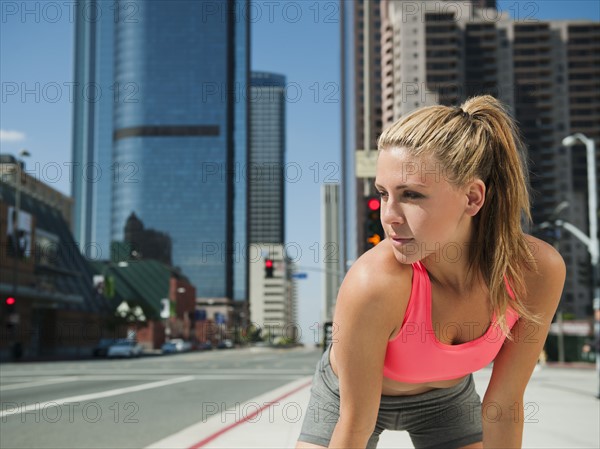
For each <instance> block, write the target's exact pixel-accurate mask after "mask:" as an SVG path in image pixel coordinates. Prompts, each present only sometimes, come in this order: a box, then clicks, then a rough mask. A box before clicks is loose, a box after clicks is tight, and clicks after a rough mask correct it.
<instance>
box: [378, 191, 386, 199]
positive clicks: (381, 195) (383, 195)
mask: <svg viewBox="0 0 600 449" xmlns="http://www.w3.org/2000/svg"><path fill="white" fill-rule="evenodd" d="M377 195H379V196H380V197H381V198H383V197H385V196H387V193H385V192H381V191H377Z"/></svg>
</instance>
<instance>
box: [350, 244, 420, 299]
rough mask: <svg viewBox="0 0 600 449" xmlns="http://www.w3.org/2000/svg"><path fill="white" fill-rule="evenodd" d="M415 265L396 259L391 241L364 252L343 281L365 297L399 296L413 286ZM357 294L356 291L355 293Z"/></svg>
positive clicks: (407, 293) (406, 292)
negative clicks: (413, 268)
mask: <svg viewBox="0 0 600 449" xmlns="http://www.w3.org/2000/svg"><path fill="white" fill-rule="evenodd" d="M411 280H412V268H411V266H410V265H407V264H402V263H400V262H398V260H396V258H395V257H394V253H393V250H392V247H391V245H390V243H389V241H388V240H387V239H386V240H383V241H382V242H381V243H379V244H378V245H377V246H376V247H374V248H372V249H370V250H369V251H367V252H365V253H364V254H362V255H361V256H360V257H359V258H358V259H357V260H356V261H355V262H354V263H353V264H352V267H351V268H350V270H349V271H348V273H347V274H346V277H345V278H344V282H343V283H342V288H345V290H346V291H348V290H350V291H352V292H354V293H356V296H360V297H362V298H366V297H376V298H378V299H379V300H385V299H386V298H389V299H390V300H392V301H393V300H395V299H396V300H397V298H398V297H400V298H402V297H404V296H406V299H407V300H408V295H409V294H410V290H411ZM353 296H354V295H353Z"/></svg>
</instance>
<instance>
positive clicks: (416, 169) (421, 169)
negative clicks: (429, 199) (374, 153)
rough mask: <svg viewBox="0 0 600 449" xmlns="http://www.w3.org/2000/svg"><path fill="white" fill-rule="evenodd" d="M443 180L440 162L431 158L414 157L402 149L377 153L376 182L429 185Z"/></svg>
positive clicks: (427, 156) (425, 156)
mask: <svg viewBox="0 0 600 449" xmlns="http://www.w3.org/2000/svg"><path fill="white" fill-rule="evenodd" d="M443 178H444V170H443V169H442V166H441V164H440V162H439V161H437V160H436V159H435V158H434V157H433V156H430V155H420V156H415V155H414V154H413V153H412V152H411V151H410V150H408V149H406V148H402V147H400V148H391V149H388V150H382V151H380V152H379V158H378V160H377V180H378V182H384V181H385V182H394V183H412V184H419V183H420V184H426V185H429V184H432V183H438V182H440V181H442V180H444V179H443ZM379 180H381V181H379ZM446 181H447V179H446Z"/></svg>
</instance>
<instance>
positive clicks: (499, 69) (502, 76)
mask: <svg viewBox="0 0 600 449" xmlns="http://www.w3.org/2000/svg"><path fill="white" fill-rule="evenodd" d="M459 3H460V4H461V5H462V7H460V8H457V7H455V6H456V5H454V6H452V7H451V6H450V5H451V4H452V2H448V5H447V7H445V5H444V2H437V1H433V0H432V1H429V0H424V1H421V2H418V3H415V2H406V1H402V0H382V3H381V19H382V30H381V31H382V45H381V48H382V50H381V51H382V58H381V61H382V64H381V72H382V74H383V75H382V79H381V83H382V96H383V98H382V121H383V126H384V127H386V126H388V125H389V124H391V123H392V122H393V121H395V120H397V119H399V118H400V117H401V116H403V115H405V114H408V113H410V112H411V111H413V110H414V109H417V108H419V107H422V106H429V105H433V104H445V105H458V104H460V103H461V102H463V101H464V100H466V99H467V98H468V97H470V96H473V95H478V94H485V93H487V94H491V95H494V96H495V97H497V98H499V99H500V100H502V101H503V102H504V103H505V104H507V105H508V107H509V109H510V110H511V112H512V113H513V115H514V116H515V118H516V120H517V122H518V124H519V128H520V130H521V132H522V135H523V137H524V141H525V143H526V145H527V150H528V155H527V159H528V162H529V165H530V179H531V185H532V189H531V190H532V200H533V201H532V215H533V221H534V223H536V224H540V223H541V222H543V221H546V220H554V219H556V218H561V219H563V220H566V221H568V222H570V223H572V224H574V225H575V226H577V227H578V228H579V229H581V230H583V231H584V232H587V229H588V225H587V223H588V217H587V207H586V205H587V176H586V158H585V150H584V149H583V148H582V147H581V146H579V147H577V146H576V147H573V148H572V149H565V148H563V147H562V143H561V142H562V139H563V138H564V137H566V136H567V135H569V134H573V133H576V132H582V133H585V134H586V135H587V136H588V137H589V138H593V139H595V140H596V141H597V142H598V139H599V138H600V121H599V114H598V110H599V109H598V108H599V107H600V94H599V93H598V92H600V85H599V84H598V83H599V81H598V80H599V79H600V68H599V67H598V64H596V63H595V62H594V61H597V56H595V55H597V54H598V52H599V51H600V41H599V40H598V35H599V31H600V24H598V23H597V22H590V21H585V20H581V21H540V20H522V21H519V20H515V19H511V18H510V16H509V15H508V14H507V13H500V12H496V11H494V10H490V9H482V8H481V7H482V6H493V3H494V2H486V1H472V2H459ZM352 23H354V26H356V20H352V19H349V18H346V17H345V20H344V25H343V28H344V27H345V26H346V25H347V24H352ZM356 33H357V32H356V30H355V33H354V34H356ZM375 33H376V30H371V35H372V37H375ZM345 35H346V36H351V35H352V33H351V32H345ZM345 42H346V43H348V41H347V40H346V41H345ZM350 47H351V46H350ZM348 52H349V49H348V46H346V45H344V52H343V58H344V59H343V60H346V61H349V60H350V58H352V57H354V58H358V59H359V61H360V51H358V50H355V51H354V55H351V56H347V54H348ZM378 69H379V68H376V70H378ZM344 73H346V78H343V82H345V80H346V79H348V78H349V77H348V73H350V72H349V71H348V70H346V71H345V72H344ZM356 91H358V90H356ZM344 92H345V94H344V97H343V98H344V100H346V98H347V96H350V99H349V100H347V102H346V104H345V110H346V111H347V112H346V114H347V116H346V117H347V119H346V120H345V121H344V123H352V120H356V122H357V123H358V122H359V119H360V117H359V115H358V112H357V111H353V110H352V109H351V108H352V107H354V106H353V105H355V104H356V105H358V104H359V100H360V99H361V98H362V97H360V96H357V97H358V98H357V99H355V100H354V102H352V99H354V97H352V95H353V92H352V90H349V89H348V88H344ZM374 113H377V111H374ZM346 129H347V130H351V129H352V128H351V127H350V126H349V125H347V128H346ZM349 134H350V133H348V132H347V133H346V134H345V136H348V135H349ZM347 139H351V137H347ZM348 142H351V140H347V141H346V144H345V147H344V152H345V153H346V155H347V156H346V157H348V158H349V157H350V156H349V155H351V154H352V151H354V150H355V149H357V148H360V146H359V145H360V143H358V144H356V143H355V142H353V145H354V148H350V146H349V145H348ZM356 153H359V151H357V152H356ZM598 158H599V154H597V155H596V159H597V162H596V165H597V167H598V166H599V165H600V164H599V163H598V162H599V161H598ZM352 169H353V167H350V168H349V169H348V172H349V173H351V172H350V170H352ZM345 185H352V182H346V184H345ZM353 200H354V198H353V197H352V196H350V197H349V196H348V194H347V193H346V194H345V199H344V201H345V202H352V201H353ZM559 213H560V217H559V216H557V214H559ZM348 222H349V223H352V222H351V221H348ZM357 223H358V230H360V229H361V227H362V226H361V222H360V221H357ZM561 234H562V235H559V234H558V233H557V234H555V235H554V236H548V237H549V239H550V240H554V241H555V243H556V244H558V245H559V246H560V248H559V249H560V251H561V254H562V255H563V258H564V259H565V263H566V265H567V281H566V283H565V288H564V293H563V301H562V303H561V309H562V310H563V311H564V312H569V313H572V314H574V315H575V316H577V317H585V316H588V315H589V313H590V305H591V301H590V288H589V284H590V278H591V276H590V275H589V255H588V253H587V250H586V248H585V247H584V245H582V244H581V243H580V242H579V241H577V240H576V239H574V238H573V237H572V236H570V235H569V234H568V233H567V232H562V233H561Z"/></svg>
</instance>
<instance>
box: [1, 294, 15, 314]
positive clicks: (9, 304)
mask: <svg viewBox="0 0 600 449" xmlns="http://www.w3.org/2000/svg"><path fill="white" fill-rule="evenodd" d="M4 304H5V306H6V314H7V315H11V314H13V313H15V312H16V307H17V300H16V299H15V298H14V297H12V296H9V297H8V298H6V301H4Z"/></svg>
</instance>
